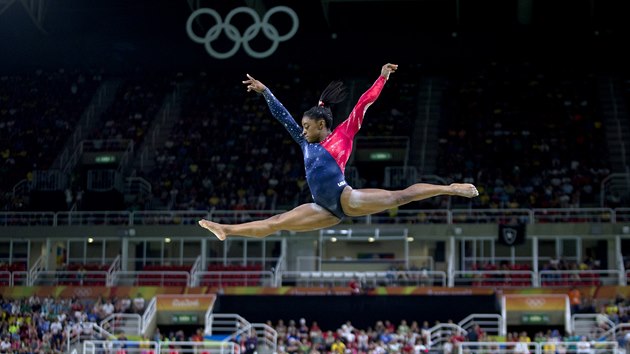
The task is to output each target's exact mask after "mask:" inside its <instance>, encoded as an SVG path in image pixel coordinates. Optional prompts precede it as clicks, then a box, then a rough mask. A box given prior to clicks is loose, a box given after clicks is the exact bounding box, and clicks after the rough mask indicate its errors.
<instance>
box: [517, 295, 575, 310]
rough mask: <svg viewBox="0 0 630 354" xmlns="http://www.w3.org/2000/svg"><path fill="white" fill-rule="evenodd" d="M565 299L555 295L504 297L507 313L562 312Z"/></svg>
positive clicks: (562, 296) (564, 306)
mask: <svg viewBox="0 0 630 354" xmlns="http://www.w3.org/2000/svg"><path fill="white" fill-rule="evenodd" d="M566 299H567V296H566V295H555V294H537V295H536V294H531V295H513V296H511V295H505V300H506V302H505V306H506V310H507V311H524V312H529V311H535V312H536V313H539V311H564V310H565V309H566Z"/></svg>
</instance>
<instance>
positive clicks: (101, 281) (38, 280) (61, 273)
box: [31, 270, 107, 286]
mask: <svg viewBox="0 0 630 354" xmlns="http://www.w3.org/2000/svg"><path fill="white" fill-rule="evenodd" d="M42 283H46V284H42ZM31 284H32V285H77V286H84V285H103V286H105V285H107V272H106V271H104V270H86V271H83V272H80V271H77V270H42V271H39V272H37V274H36V275H31Z"/></svg>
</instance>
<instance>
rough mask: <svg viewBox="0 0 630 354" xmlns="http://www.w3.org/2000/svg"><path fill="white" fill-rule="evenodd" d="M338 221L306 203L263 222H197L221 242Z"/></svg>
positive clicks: (316, 227) (327, 212) (321, 226)
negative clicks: (237, 236) (236, 237)
mask: <svg viewBox="0 0 630 354" xmlns="http://www.w3.org/2000/svg"><path fill="white" fill-rule="evenodd" d="M340 221H341V220H340V219H339V218H338V217H336V216H334V215H333V214H331V213H330V212H329V211H328V210H326V209H324V208H322V207H320V206H319V205H317V204H315V203H308V204H302V205H300V206H298V207H296V208H295V209H292V210H289V211H287V212H285V213H282V214H278V215H274V216H272V217H270V218H268V219H264V220H256V221H252V222H246V223H243V224H232V225H230V224H219V223H216V222H212V221H208V220H205V219H202V220H199V225H200V226H201V227H203V228H204V229H207V230H208V231H210V232H212V233H213V234H214V235H215V236H216V237H217V238H218V239H219V240H221V241H223V240H225V239H226V238H227V237H228V236H231V235H239V236H245V237H256V238H263V237H267V236H269V235H271V234H273V233H276V232H278V231H281V230H285V231H297V232H299V231H312V230H319V229H323V228H325V227H329V226H333V225H337V224H338V223H339V222H340Z"/></svg>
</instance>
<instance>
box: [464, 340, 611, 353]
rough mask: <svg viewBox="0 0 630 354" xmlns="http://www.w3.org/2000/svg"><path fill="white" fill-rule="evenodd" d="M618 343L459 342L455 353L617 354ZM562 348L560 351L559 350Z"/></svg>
mask: <svg viewBox="0 0 630 354" xmlns="http://www.w3.org/2000/svg"><path fill="white" fill-rule="evenodd" d="M618 347H619V343H617V342H600V341H579V342H561V341H558V342H461V343H459V344H458V345H457V352H458V353H459V354H463V353H476V354H490V353H492V354H523V353H530V354H543V353H550V352H551V353H566V354H578V353H589V354H617V353H618V352H617V349H618ZM561 348H562V349H561Z"/></svg>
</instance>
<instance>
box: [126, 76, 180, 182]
mask: <svg viewBox="0 0 630 354" xmlns="http://www.w3.org/2000/svg"><path fill="white" fill-rule="evenodd" d="M191 87H192V83H191V82H183V83H180V84H178V85H177V86H176V87H175V89H174V90H173V92H172V93H171V94H170V95H168V96H167V97H166V98H165V99H164V102H163V103H162V108H160V111H159V112H158V114H157V117H156V118H155V119H154V120H153V123H152V124H151V126H150V127H149V130H148V132H147V137H146V140H145V142H144V143H143V144H142V145H143V146H142V147H141V148H140V149H138V150H139V152H138V153H137V156H136V158H135V159H134V165H133V167H132V169H134V170H140V171H150V170H151V169H153V167H154V166H155V152H156V151H157V149H158V148H160V147H162V146H164V143H165V142H166V140H167V139H168V138H169V136H170V134H171V129H172V128H173V126H174V125H175V123H177V120H178V119H179V118H180V113H181V111H182V107H181V102H182V98H183V97H185V96H186V95H187V94H188V91H189V90H190V88H191Z"/></svg>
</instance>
